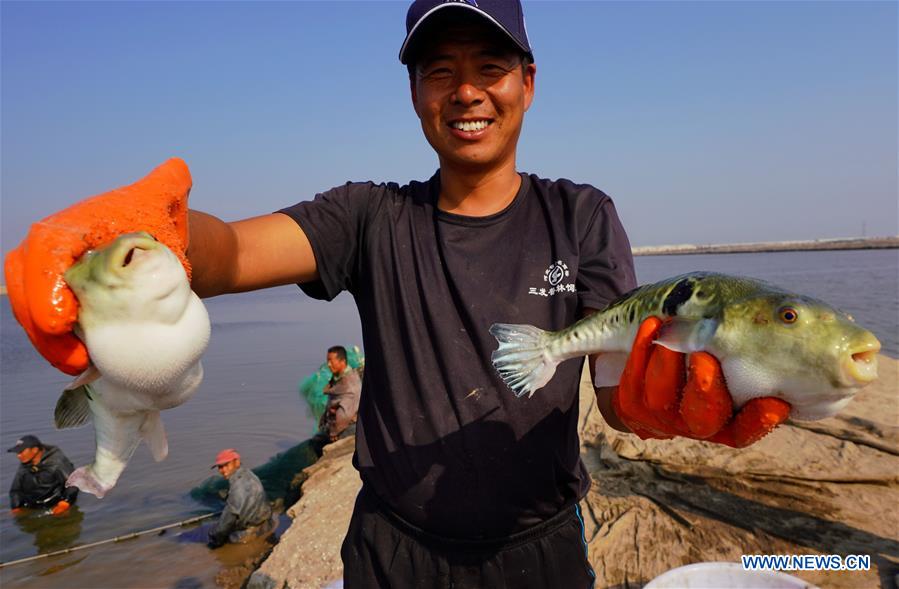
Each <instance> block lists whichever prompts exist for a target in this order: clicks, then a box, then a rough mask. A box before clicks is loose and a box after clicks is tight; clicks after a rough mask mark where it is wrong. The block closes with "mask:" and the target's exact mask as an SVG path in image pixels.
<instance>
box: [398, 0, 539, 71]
mask: <svg viewBox="0 0 899 589" xmlns="http://www.w3.org/2000/svg"><path fill="white" fill-rule="evenodd" d="M448 9H452V10H470V11H471V13H472V14H477V15H480V16H481V17H483V18H484V19H486V20H487V21H488V22H489V23H491V24H493V25H494V26H496V27H497V28H498V29H499V30H500V31H502V32H503V33H505V35H506V36H507V37H508V38H509V40H511V41H512V42H513V43H515V45H516V46H518V48H519V49H521V50H522V51H523V52H524V53H526V54H527V55H528V57H529V58H531V59H532V60H533V59H534V54H533V52H531V44H530V43H529V42H528V32H527V30H526V29H525V27H524V11H523V10H522V8H521V2H520V0H415V2H413V3H412V6H410V7H409V12H407V13H406V40H405V41H403V46H402V47H401V48H400V61H401V62H402V63H403V64H406V65H408V64H409V61H410V59H411V55H410V51H409V49H410V47H411V46H412V45H413V43H414V42H415V41H416V40H417V39H418V36H417V33H419V32H420V31H421V29H422V25H423V24H424V23H425V21H427V20H428V19H430V18H431V17H433V16H434V15H435V14H445V13H444V11H445V10H448Z"/></svg>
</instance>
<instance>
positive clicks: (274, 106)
mask: <svg viewBox="0 0 899 589" xmlns="http://www.w3.org/2000/svg"><path fill="white" fill-rule="evenodd" d="M406 7H407V4H406V2H387V1H369V2H146V3H145V2H58V3H57V2H10V1H3V2H2V3H0V22H2V31H0V33H2V35H0V38H2V41H0V43H2V46H0V53H2V63H0V65H2V87H0V98H2V106H0V108H2V111H0V115H2V121H0V123H2V136H0V148H2V160H0V162H2V169H0V174H2V176H0V180H2V182H0V190H2V201H0V204H2V208H0V213H2V249H3V251H4V253H5V252H6V251H8V250H9V249H10V248H12V247H14V246H15V245H16V243H18V241H19V240H20V239H21V238H22V237H23V236H24V235H25V232H26V231H27V227H28V225H29V224H30V223H31V222H33V221H35V220H38V219H39V218H41V217H43V216H45V215H47V214H50V213H52V212H54V211H56V210H58V209H60V208H62V207H64V206H66V205H68V204H70V203H72V202H74V201H76V200H78V199H80V198H83V197H86V196H90V195H93V194H96V193H99V192H103V191H105V190H109V189H111V188H114V187H117V186H120V185H123V184H128V183H130V182H132V181H134V180H137V179H138V178H140V177H142V176H143V175H144V174H146V173H147V172H148V171H149V170H150V169H152V168H153V167H155V166H156V165H158V164H159V163H161V162H162V161H164V160H165V159H166V158H168V157H171V156H179V157H182V158H184V159H185V160H186V161H187V163H188V165H189V166H190V168H191V172H192V174H193V180H194V188H193V191H192V192H191V206H192V207H193V208H197V209H200V210H204V211H207V212H210V213H213V214H215V215H218V216H220V217H221V218H223V219H225V220H235V219H239V218H244V217H248V216H254V215H258V214H262V213H267V212H270V211H273V210H277V209H279V208H281V207H283V206H286V205H289V204H292V203H294V202H297V201H299V200H306V199H309V198H312V197H313V196H314V195H315V194H316V193H317V192H320V191H322V190H325V189H327V188H330V187H331V186H334V185H337V184H340V183H343V182H345V181H347V180H369V179H371V180H376V181H381V180H384V181H399V182H404V181H407V180H410V179H423V178H427V177H428V176H430V174H431V173H433V171H434V170H435V169H436V166H437V160H436V156H435V155H434V154H433V152H432V151H431V149H430V147H429V146H428V145H427V143H426V142H425V141H424V139H423V137H422V134H421V130H420V127H419V126H418V121H417V119H416V118H415V115H414V113H413V111H412V108H411V105H410V100H409V93H408V82H407V77H406V71H405V68H404V67H403V66H401V65H400V64H399V62H398V60H397V52H398V49H399V46H400V44H401V42H402V38H403V35H404V29H403V27H404V18H405V11H406ZM525 12H526V17H527V26H528V32H529V35H530V37H531V43H532V45H533V47H534V52H535V57H536V62H537V94H536V99H535V102H534V105H533V106H532V108H531V110H530V111H529V113H528V115H527V117H526V120H525V127H524V132H523V134H522V139H521V143H520V147H519V169H521V170H524V171H528V172H534V173H537V174H540V175H542V176H546V177H550V178H558V177H566V178H571V179H573V180H575V181H578V182H587V183H591V184H594V185H595V186H597V187H599V188H601V189H603V190H604V191H606V192H607V193H609V194H610V195H611V196H612V197H613V198H614V200H615V202H616V205H617V207H618V210H619V213H620V215H621V217H622V219H623V221H624V224H625V226H626V228H627V229H628V232H629V234H630V236H631V241H632V243H633V244H634V245H637V246H639V245H660V244H676V243H721V242H742V241H764V240H789V239H815V238H828V237H845V236H857V235H861V234H862V232H865V233H866V234H867V235H869V236H872V235H896V234H897V233H899V229H897V222H899V212H897V129H899V124H897V22H899V19H897V16H899V15H897V3H895V2H556V1H549V0H544V1H534V2H525Z"/></svg>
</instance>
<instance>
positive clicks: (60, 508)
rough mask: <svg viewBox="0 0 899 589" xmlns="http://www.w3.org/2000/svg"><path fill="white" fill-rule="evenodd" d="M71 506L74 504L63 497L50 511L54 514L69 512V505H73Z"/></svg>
mask: <svg viewBox="0 0 899 589" xmlns="http://www.w3.org/2000/svg"><path fill="white" fill-rule="evenodd" d="M71 506H72V505H71V504H70V503H69V502H68V501H66V500H65V499H63V500H61V501H59V502H58V503H57V504H56V505H54V506H53V508H52V509H50V513H51V514H53V515H59V514H61V513H65V512H67V511H68V510H69V507H71Z"/></svg>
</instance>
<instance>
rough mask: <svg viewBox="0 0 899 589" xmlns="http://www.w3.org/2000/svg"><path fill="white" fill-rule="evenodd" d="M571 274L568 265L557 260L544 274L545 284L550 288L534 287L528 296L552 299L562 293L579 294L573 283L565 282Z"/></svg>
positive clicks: (529, 290)
mask: <svg viewBox="0 0 899 589" xmlns="http://www.w3.org/2000/svg"><path fill="white" fill-rule="evenodd" d="M570 274H571V273H570V272H569V271H568V264H566V263H565V262H563V261H562V260H556V261H555V263H553V264H550V265H549V268H547V269H546V271H545V272H544V273H543V282H547V283H549V288H546V287H542V288H541V287H536V286H532V287H531V288H529V289H528V294H531V295H536V296H538V297H551V296H554V295H557V294H559V293H562V292H577V288H575V286H574V283H573V282H564V281H565V279H566V278H568V277H569V275H570Z"/></svg>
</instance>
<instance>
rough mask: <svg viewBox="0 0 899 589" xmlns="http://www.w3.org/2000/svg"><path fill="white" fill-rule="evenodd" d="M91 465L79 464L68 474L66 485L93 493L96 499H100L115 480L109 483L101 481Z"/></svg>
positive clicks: (113, 484)
mask: <svg viewBox="0 0 899 589" xmlns="http://www.w3.org/2000/svg"><path fill="white" fill-rule="evenodd" d="M92 466H93V465H89V466H81V467H78V468H76V469H75V471H74V472H73V473H72V474H70V475H69V478H67V479H66V486H67V487H78V488H79V489H81V490H82V491H84V492H85V493H90V494H91V495H95V496H96V497H97V499H102V498H103V496H104V495H106V493H107V492H108V491H109V490H110V489H112V488H113V486H115V481H113V483H112V484H111V485H110V484H106V483H103V482H102V481H101V480H100V479H99V478H98V477H97V475H96V473H95V472H94V469H93V468H92Z"/></svg>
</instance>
